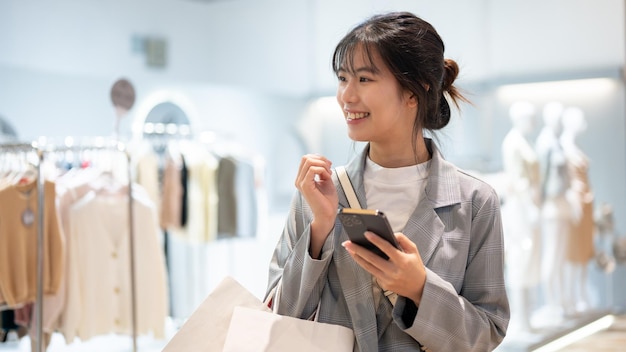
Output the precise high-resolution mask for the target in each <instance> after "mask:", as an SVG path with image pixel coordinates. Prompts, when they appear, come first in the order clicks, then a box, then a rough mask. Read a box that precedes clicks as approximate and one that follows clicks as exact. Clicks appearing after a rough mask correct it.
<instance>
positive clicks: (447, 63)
mask: <svg viewBox="0 0 626 352" xmlns="http://www.w3.org/2000/svg"><path fill="white" fill-rule="evenodd" d="M458 75H459V65H457V63H456V61H454V60H452V59H444V60H443V82H442V84H441V88H443V90H444V91H448V90H450V87H452V83H454V80H456V77H457V76H458Z"/></svg>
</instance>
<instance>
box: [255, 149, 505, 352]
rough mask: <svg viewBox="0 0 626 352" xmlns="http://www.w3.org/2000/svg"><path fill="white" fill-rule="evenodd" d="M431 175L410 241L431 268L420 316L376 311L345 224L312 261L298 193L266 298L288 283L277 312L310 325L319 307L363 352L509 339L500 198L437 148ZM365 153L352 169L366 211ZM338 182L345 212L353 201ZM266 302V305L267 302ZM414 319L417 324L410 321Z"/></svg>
mask: <svg viewBox="0 0 626 352" xmlns="http://www.w3.org/2000/svg"><path fill="white" fill-rule="evenodd" d="M427 144H428V145H429V148H430V149H431V151H432V161H431V165H430V172H429V176H428V180H427V185H426V189H425V195H424V197H423V198H422V199H423V200H422V201H421V202H420V203H419V205H418V206H417V208H416V209H415V211H414V212H413V215H411V217H410V219H409V221H408V223H407V224H406V227H405V229H404V231H403V233H404V234H405V235H406V236H408V237H409V238H410V239H411V240H412V241H413V242H415V243H416V245H417V247H418V249H419V251H420V254H421V256H422V260H423V261H424V263H425V265H426V268H427V278H426V286H425V287H424V293H423V297H422V301H421V303H420V306H419V308H418V309H417V314H415V316H414V319H413V320H412V321H408V324H406V323H405V321H404V320H406V317H405V319H404V320H403V312H404V310H405V308H406V307H408V306H409V305H410V304H409V303H408V302H407V299H406V298H404V297H399V298H398V301H397V303H396V305H395V306H392V305H391V303H389V300H386V299H383V300H381V304H380V305H379V306H378V307H374V298H373V294H372V280H371V275H370V274H369V273H368V272H366V271H365V270H363V269H362V268H361V267H360V266H359V265H357V264H356V262H355V261H354V260H353V259H352V258H351V257H350V256H349V254H348V253H347V251H346V250H345V249H344V248H343V247H342V246H341V242H343V241H345V240H347V239H348V238H347V235H346V234H345V232H344V231H343V229H342V227H341V224H340V223H339V221H337V222H336V223H335V228H334V230H333V232H332V233H331V234H330V235H329V236H328V239H327V240H326V243H325V244H324V247H323V248H322V255H321V258H320V259H319V260H316V259H313V258H311V257H310V255H309V252H308V248H309V239H310V233H309V229H310V227H309V224H310V221H311V216H312V213H311V210H310V208H309V206H308V205H307V204H306V201H305V200H304V198H303V197H302V195H301V194H299V192H298V193H296V195H295V196H294V198H293V201H292V204H291V210H290V213H289V216H288V218H287V220H286V224H285V227H284V230H283V233H282V236H281V238H280V239H279V241H278V244H277V246H276V249H275V251H274V254H273V257H272V260H271V263H270V269H269V279H268V289H267V293H266V296H269V295H270V294H271V293H272V292H275V291H274V289H275V288H276V287H277V285H280V291H279V292H280V293H279V295H280V296H279V297H274V300H275V302H278V305H277V307H276V311H277V312H278V313H279V314H282V315H288V316H293V317H299V318H302V319H306V318H308V317H310V316H311V315H312V314H313V313H314V312H315V310H316V308H317V306H318V303H319V304H321V306H320V310H319V315H318V320H319V321H320V322H326V323H332V324H339V325H343V326H346V327H349V328H351V329H353V331H354V334H355V351H362V352H365V351H381V352H382V351H419V350H420V349H423V348H425V347H427V348H428V349H429V350H431V351H453V352H458V351H490V350H493V349H494V348H495V347H496V346H497V345H498V344H499V343H500V342H501V341H502V339H503V338H504V336H505V334H506V329H507V326H508V321H509V304H508V300H507V296H506V291H505V286H504V273H503V272H504V259H503V256H504V249H503V237H502V225H501V219H500V207H499V200H498V197H497V195H496V193H495V192H494V190H493V189H492V188H491V187H490V186H489V185H487V184H486V183H484V182H482V181H480V180H478V179H477V178H475V177H473V176H470V175H468V174H466V173H464V172H463V171H461V170H459V169H458V168H456V167H455V166H454V165H452V164H451V163H449V162H447V161H445V160H444V159H443V157H442V156H441V154H440V153H439V151H438V150H437V149H436V147H435V145H434V143H432V141H430V140H427ZM367 150H368V147H367V146H366V147H365V148H364V150H363V151H362V152H361V154H360V155H359V156H358V157H357V158H355V159H353V160H352V161H351V162H350V163H348V165H346V171H347V172H348V175H349V177H350V179H351V181H352V183H353V186H354V189H355V192H356V194H357V198H358V199H359V202H360V203H361V206H362V207H363V208H367V202H366V199H365V190H364V186H363V168H364V165H365V158H366V156H367ZM334 178H335V179H334V181H335V184H336V185H337V191H338V194H339V207H347V206H348V201H347V200H346V198H345V195H344V193H343V190H342V189H341V186H340V185H339V182H338V180H337V179H336V175H334ZM266 298H268V297H266ZM411 318H412V316H411Z"/></svg>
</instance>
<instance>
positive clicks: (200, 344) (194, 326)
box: [162, 277, 270, 352]
mask: <svg viewBox="0 0 626 352" xmlns="http://www.w3.org/2000/svg"><path fill="white" fill-rule="evenodd" d="M237 306H241V307H248V308H252V309H256V310H261V311H266V312H270V309H269V308H267V306H266V305H265V304H264V303H263V302H261V300H259V299H258V298H256V297H255V296H254V295H253V294H252V293H250V292H249V291H248V290H246V289H245V288H244V287H243V286H241V285H240V284H239V283H238V282H237V281H235V280H234V279H233V278H231V277H227V278H225V279H224V280H222V282H221V283H220V284H219V285H218V286H217V287H216V288H215V289H214V290H213V291H212V292H211V293H210V294H209V295H208V296H207V298H206V299H205V300H204V301H203V302H202V303H201V304H200V305H199V306H198V308H196V310H195V311H194V312H193V313H192V314H191V316H190V317H189V319H187V321H186V322H185V324H183V326H182V327H181V328H180V330H179V331H178V332H177V333H176V334H175V335H174V336H173V337H172V339H171V340H170V341H169V342H168V343H167V345H166V346H165V348H164V349H163V351H162V352H181V351H193V352H213V351H215V352H221V351H222V350H223V347H224V340H225V338H226V333H227V330H228V327H229V325H230V320H231V316H232V314H233V309H234V308H235V307H237Z"/></svg>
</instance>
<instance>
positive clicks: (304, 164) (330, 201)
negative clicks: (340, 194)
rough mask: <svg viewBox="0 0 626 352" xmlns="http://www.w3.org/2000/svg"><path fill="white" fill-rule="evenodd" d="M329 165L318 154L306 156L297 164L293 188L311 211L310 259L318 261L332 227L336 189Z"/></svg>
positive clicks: (335, 212)
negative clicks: (298, 192)
mask: <svg viewBox="0 0 626 352" xmlns="http://www.w3.org/2000/svg"><path fill="white" fill-rule="evenodd" d="M331 165H332V163H331V162H330V160H328V159H326V158H325V157H323V156H321V155H316V154H307V155H305V156H303V157H302V160H301V161H300V168H299V169H298V176H297V177H296V182H295V184H296V188H297V189H298V190H299V191H300V193H302V195H303V196H304V199H306V201H307V203H308V204H309V206H310V207H311V211H313V220H312V221H311V247H310V248H309V250H310V254H311V257H313V258H319V255H320V252H321V251H322V246H323V245H324V242H325V241H326V238H327V237H328V235H329V234H330V231H331V230H332V228H333V226H335V217H336V216H337V206H338V202H339V200H338V198H337V189H336V188H335V184H334V183H333V179H332V170H331Z"/></svg>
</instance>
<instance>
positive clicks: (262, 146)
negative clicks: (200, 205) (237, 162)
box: [0, 0, 626, 349]
mask: <svg viewBox="0 0 626 352" xmlns="http://www.w3.org/2000/svg"><path fill="white" fill-rule="evenodd" d="M391 10H406V11H411V12H413V13H415V14H416V15H418V16H420V17H422V18H423V19H425V20H426V21H428V22H430V23H431V24H433V26H434V27H435V28H436V29H437V30H438V32H439V34H440V35H441V37H442V38H443V40H444V43H445V45H446V51H445V56H446V57H448V58H452V59H454V60H456V61H457V63H458V64H459V66H460V76H459V77H458V80H457V82H456V83H457V85H458V86H459V87H461V88H462V89H463V90H464V92H465V93H466V95H467V97H468V98H469V99H470V100H471V101H472V103H473V105H464V106H462V109H461V111H460V113H458V114H456V116H454V117H453V119H452V122H451V123H450V125H449V126H448V127H446V128H445V129H444V130H442V131H440V133H438V135H437V137H438V140H439V143H440V144H441V149H442V150H443V152H444V155H445V157H446V158H447V159H448V160H451V161H452V162H454V163H456V164H457V165H458V166H460V167H462V168H464V169H467V170H469V171H471V172H474V173H476V174H477V175H481V176H482V177H484V178H485V180H487V181H488V182H491V183H492V184H493V185H494V187H496V189H497V190H499V186H500V181H499V180H500V178H499V175H500V173H501V172H502V170H503V163H502V152H501V145H502V142H503V139H504V137H505V135H506V134H507V132H508V131H509V130H510V129H511V127H512V124H511V120H510V118H509V108H510V107H511V105H512V104H513V103H515V102H517V101H527V102H530V103H531V104H533V106H534V107H535V108H536V114H535V126H536V127H535V128H534V130H533V131H532V132H531V135H530V137H529V139H531V140H534V139H535V137H536V136H537V135H538V133H539V131H540V127H541V125H542V119H541V111H542V109H543V107H544V106H545V105H546V104H548V103H550V102H559V103H561V104H562V105H563V106H564V107H578V108H580V109H582V110H583V111H584V116H585V119H586V122H587V128H586V130H585V131H584V133H581V135H580V136H579V138H578V139H577V141H578V145H579V146H580V148H581V149H582V150H583V151H584V152H585V153H586V155H587V156H588V157H589V160H590V167H589V182H590V185H591V188H592V190H593V194H594V201H593V202H594V206H595V207H596V209H599V208H601V206H607V207H609V208H610V209H611V211H612V214H613V215H614V226H613V229H614V231H613V233H612V234H611V236H612V237H611V240H612V241H613V240H615V241H614V242H617V240H619V239H621V238H624V236H626V216H625V214H626V184H625V180H626V106H625V102H626V91H625V87H624V82H625V81H624V65H625V64H626V45H625V42H626V5H625V2H624V1H622V0H602V1H597V0H548V1H545V0H524V1H521V0H507V1H496V0H463V1H461V0H440V1H436V2H435V1H425V0H123V1H122V0H108V1H97V0H56V1H38V0H19V1H17V0H2V1H0V127H2V129H1V132H0V135H1V136H0V142H4V143H9V142H10V143H15V142H31V141H38V142H39V143H41V144H44V143H48V144H59V145H61V144H67V140H68V137H71V140H73V141H85V140H87V141H93V138H95V137H96V136H100V137H104V138H113V137H114V138H118V139H119V140H121V141H123V142H125V143H126V144H127V145H129V146H134V145H137V144H140V143H141V142H145V141H148V142H149V143H150V144H151V145H152V146H154V147H155V150H157V151H158V149H159V148H161V149H163V147H164V146H168V145H169V143H170V142H171V141H176V140H181V139H182V140H190V141H200V142H201V143H202V145H204V146H205V147H206V148H207V149H209V150H211V151H215V152H216V153H217V154H219V155H225V154H229V155H237V156H239V157H240V158H241V159H245V160H246V161H248V162H249V164H251V165H252V166H253V168H254V171H253V174H254V175H253V176H252V177H253V181H252V183H253V184H252V186H251V188H250V189H251V192H252V193H254V194H253V196H251V197H248V198H246V199H248V201H251V202H254V203H255V206H254V207H253V208H252V210H250V209H246V210H243V212H244V213H245V212H248V213H246V214H247V215H245V216H246V217H245V218H239V219H238V221H244V222H248V225H249V223H250V222H253V223H254V224H253V226H252V227H254V229H253V230H251V231H250V232H248V233H246V234H244V235H241V234H235V235H234V236H226V238H224V236H219V238H217V239H214V240H212V241H209V242H206V243H202V244H200V245H199V244H197V243H196V244H193V245H192V246H193V247H194V251H197V252H194V253H196V255H197V258H196V259H194V260H195V261H194V262H193V263H191V264H189V263H188V266H185V268H182V269H181V268H177V269H176V268H175V266H176V263H177V262H179V261H180V260H182V259H181V258H182V257H176V255H177V254H176V253H178V255H179V256H183V257H185V258H188V256H187V255H186V254H181V253H188V252H186V249H185V250H183V249H181V248H182V247H184V246H186V245H187V244H181V243H177V242H176V241H179V240H180V237H177V238H168V236H169V235H168V234H167V233H166V234H165V236H164V237H163V240H162V241H164V242H166V243H168V244H169V246H170V247H169V252H168V253H167V254H168V257H167V263H168V265H169V267H168V270H169V275H170V277H172V278H173V277H175V276H176V277H180V276H177V275H175V274H173V272H174V271H176V270H179V271H178V272H179V273H180V272H181V271H180V270H187V269H189V270H192V271H193V272H194V274H193V275H198V277H201V279H200V280H201V281H202V285H200V286H197V287H194V288H192V289H189V291H193V293H189V292H187V291H185V293H184V294H183V293H180V292H178V291H177V288H176V287H180V286H184V285H188V283H187V282H186V281H179V282H176V283H174V282H173V280H174V279H172V282H170V293H171V295H170V306H171V307H170V309H171V311H170V313H171V314H170V316H172V317H175V318H178V319H183V320H184V319H185V318H186V317H188V316H189V314H191V312H192V311H193V309H194V308H195V307H196V306H197V305H198V304H200V302H202V299H203V298H204V297H205V296H206V294H208V293H209V292H210V291H211V290H212V288H214V287H215V286H216V285H217V283H219V282H220V281H221V279H222V278H223V277H224V276H227V275H229V276H233V277H235V278H236V279H237V280H238V281H240V282H241V283H243V284H244V286H246V287H247V288H248V289H249V290H250V291H251V292H253V293H254V294H255V295H257V296H258V297H259V298H262V297H263V295H264V293H265V285H266V279H267V266H268V264H269V260H270V258H271V255H272V250H273V247H274V246H275V244H276V241H277V239H278V237H279V236H280V232H281V230H282V225H283V222H284V220H285V216H286V213H287V210H288V207H289V201H290V198H291V196H292V195H293V193H294V190H295V189H294V186H293V180H294V178H295V175H296V170H297V166H298V163H299V160H300V156H301V155H302V154H305V153H321V154H324V155H326V156H328V157H329V158H330V159H331V160H332V161H333V163H334V164H335V165H341V164H344V163H346V162H347V161H348V160H349V159H350V157H351V156H353V155H354V153H355V150H356V149H358V148H357V146H355V145H354V144H353V143H352V142H351V141H350V140H348V139H347V136H346V133H345V125H344V122H343V119H342V115H341V111H340V109H339V107H338V106H337V104H336V102H335V100H334V94H335V86H336V78H335V77H334V74H333V73H332V71H331V65H330V59H331V55H332V52H333V49H334V46H335V45H336V43H337V42H338V41H339V39H340V38H341V37H342V36H343V35H344V34H345V33H346V32H347V31H348V30H349V29H351V28H352V27H353V26H354V25H356V24H357V23H359V22H360V21H362V20H364V19H365V18H366V17H368V16H370V15H372V14H375V13H379V12H383V11H391ZM121 78H123V79H126V80H128V81H129V82H130V83H131V84H132V86H133V87H134V92H135V100H134V104H133V105H132V107H131V108H130V109H129V110H128V112H127V113H125V114H122V115H120V113H119V111H118V110H116V109H115V107H114V106H113V104H112V102H111V87H112V86H113V84H114V83H115V82H116V81H118V80H119V79H121ZM72 143H76V142H72ZM161 151H162V150H161ZM240 199H242V198H240ZM5 206H6V205H5V204H2V205H0V207H5ZM240 214H242V211H241V210H240ZM598 236H599V235H598ZM596 238H599V237H596ZM595 242H596V244H597V243H599V241H595ZM176 246H179V249H176V248H177V247H176ZM198 248H201V249H198ZM177 250H180V251H179V252H176V251H177ZM609 252H610V251H609ZM609 252H607V253H609ZM198 253H199V254H198ZM610 254H611V256H610V257H611V259H612V260H613V263H614V266H613V267H612V268H611V270H610V271H608V270H606V267H604V268H603V267H602V266H601V265H599V264H598V262H597V261H596V260H590V261H589V263H588V266H587V269H588V280H587V281H586V283H585V285H586V286H587V289H588V292H589V297H590V298H589V302H590V305H591V306H592V307H593V308H594V309H596V310H602V311H610V312H619V311H622V310H624V309H625V308H626V268H625V267H624V265H623V264H624V261H623V252H622V257H621V260H620V256H619V255H615V254H614V253H613V252H610ZM618 254H619V253H618ZM178 280H180V279H178ZM172 284H174V286H175V287H173V288H172ZM177 295H178V296H177ZM537 300H538V301H541V298H538V299H537ZM183 301H184V302H183ZM181 302H182V303H181ZM172 307H177V308H176V309H178V311H176V310H174V308H172ZM174 325H175V328H177V327H178V326H179V325H176V324H174ZM53 342H54V340H53ZM1 346H2V344H0V349H2V347H1ZM65 348H68V347H67V346H65Z"/></svg>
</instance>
